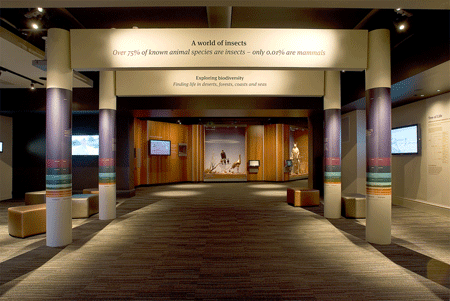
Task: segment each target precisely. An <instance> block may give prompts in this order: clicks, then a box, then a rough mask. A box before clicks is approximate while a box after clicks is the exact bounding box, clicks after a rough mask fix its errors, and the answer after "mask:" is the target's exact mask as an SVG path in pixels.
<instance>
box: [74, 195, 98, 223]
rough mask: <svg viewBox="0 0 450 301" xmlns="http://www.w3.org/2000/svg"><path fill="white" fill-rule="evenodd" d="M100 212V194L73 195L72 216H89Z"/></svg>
mask: <svg viewBox="0 0 450 301" xmlns="http://www.w3.org/2000/svg"><path fill="white" fill-rule="evenodd" d="M96 213H98V194H74V195H72V218H83V217H89V216H91V215H93V214H96Z"/></svg>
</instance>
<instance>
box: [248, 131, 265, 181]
mask: <svg viewBox="0 0 450 301" xmlns="http://www.w3.org/2000/svg"><path fill="white" fill-rule="evenodd" d="M247 160H259V161H260V165H261V166H260V168H259V171H258V173H247V181H264V125H251V126H248V127H247ZM245 164H247V163H246V162H245ZM246 168H247V166H246Z"/></svg>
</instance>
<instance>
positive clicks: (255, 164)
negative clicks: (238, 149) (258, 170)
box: [248, 160, 259, 167]
mask: <svg viewBox="0 0 450 301" xmlns="http://www.w3.org/2000/svg"><path fill="white" fill-rule="evenodd" d="M248 166H249V167H259V160H249V161H248Z"/></svg>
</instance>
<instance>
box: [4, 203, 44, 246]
mask: <svg viewBox="0 0 450 301" xmlns="http://www.w3.org/2000/svg"><path fill="white" fill-rule="evenodd" d="M8 232H9V234H10V235H11V236H15V237H21V238H24V237H27V236H31V235H36V234H41V233H45V232H46V204H45V203H44V204H36V205H28V206H18V207H10V208H8Z"/></svg>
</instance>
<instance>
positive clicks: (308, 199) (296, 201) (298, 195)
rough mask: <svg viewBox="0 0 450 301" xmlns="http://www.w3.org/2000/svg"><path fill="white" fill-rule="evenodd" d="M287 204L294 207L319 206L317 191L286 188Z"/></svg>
mask: <svg viewBox="0 0 450 301" xmlns="http://www.w3.org/2000/svg"><path fill="white" fill-rule="evenodd" d="M287 203H288V204H292V205H294V206H295V207H298V206H300V207H303V206H319V204H320V194H319V190H317V189H309V188H288V189H287Z"/></svg>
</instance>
